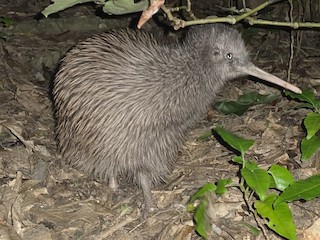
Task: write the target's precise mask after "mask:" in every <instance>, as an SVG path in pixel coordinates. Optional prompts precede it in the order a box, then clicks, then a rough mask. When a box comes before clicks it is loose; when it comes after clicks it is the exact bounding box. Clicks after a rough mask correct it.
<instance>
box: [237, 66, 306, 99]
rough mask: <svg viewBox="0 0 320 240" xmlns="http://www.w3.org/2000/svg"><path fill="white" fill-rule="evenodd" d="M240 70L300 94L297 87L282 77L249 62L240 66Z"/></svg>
mask: <svg viewBox="0 0 320 240" xmlns="http://www.w3.org/2000/svg"><path fill="white" fill-rule="evenodd" d="M240 70H241V71H242V72H243V73H246V74H248V75H251V76H254V77H257V78H260V79H262V80H265V81H267V82H270V83H273V84H276V85H278V86H280V87H283V88H286V89H288V90H290V91H292V92H295V93H298V94H300V93H301V92H302V91H301V90H300V89H299V88H298V87H296V86H294V85H292V84H290V83H288V82H286V81H283V80H282V79H280V78H278V77H276V76H274V75H272V74H270V73H267V72H265V71H263V70H262V69H260V68H258V67H256V66H255V65H253V64H249V65H245V66H243V67H240Z"/></svg>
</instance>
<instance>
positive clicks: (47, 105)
mask: <svg viewBox="0 0 320 240" xmlns="http://www.w3.org/2000/svg"><path fill="white" fill-rule="evenodd" d="M48 4H49V1H6V3H4V1H2V2H1V3H0V17H1V16H6V17H9V18H10V19H12V21H13V23H12V25H11V26H7V27H5V26H2V27H1V28H0V33H4V34H6V39H1V40H0V239H26V240H27V239H28V240H29V239H30V240H31V239H32V240H43V239H48V240H49V239H54V240H56V239H121V240H125V239H137V240H138V239H139V240H142V239H167V240H172V239H181V240H184V239H201V238H200V237H199V236H198V235H197V234H196V232H195V228H194V223H193V214H192V213H188V212H187V211H186V205H187V204H188V201H189V199H190V196H192V194H194V193H195V192H196V191H197V190H198V189H199V188H200V187H201V186H202V185H203V184H205V183H207V182H212V183H214V182H216V181H217V180H218V179H221V178H231V179H232V180H233V182H235V183H237V182H238V181H239V177H238V172H239V166H237V165H235V164H232V163H231V159H232V157H233V156H235V153H234V152H232V151H230V150H228V149H227V148H226V147H225V146H224V145H222V144H221V142H219V141H218V140H217V139H216V138H214V137H209V138H207V139H206V140H203V141H200V140H199V137H200V136H202V135H203V134H204V133H205V132H208V131H210V129H211V128H212V126H217V125H221V126H223V127H224V128H226V129H228V130H229V131H231V132H233V133H235V134H237V135H239V136H241V137H244V138H247V139H253V140H254V141H255V143H254V146H253V147H251V148H250V150H249V152H248V154H247V158H249V159H254V160H255V161H257V163H258V164H259V166H262V167H264V168H268V167H269V166H270V165H271V164H273V163H278V164H281V165H283V166H286V167H288V169H289V170H290V171H291V172H292V173H293V175H294V176H295V178H296V179H303V178H306V177H308V176H311V175H314V174H318V173H319V166H320V164H319V158H318V159H317V157H318V155H317V156H316V157H315V158H313V159H311V160H310V161H307V162H301V160H300V159H301V154H300V150H299V147H300V142H301V140H302V139H303V137H304V136H305V131H304V129H303V128H302V126H301V124H302V120H303V118H304V116H305V115H306V114H307V113H308V111H309V110H306V109H304V108H301V107H299V106H300V104H299V103H297V102H296V101H293V100H288V99H287V98H285V97H284V96H281V92H280V91H279V89H275V88H272V87H270V86H267V85H265V84H263V82H256V81H255V79H254V81H252V79H251V80H249V79H247V78H244V79H240V80H239V79H238V80H234V81H232V82H229V83H228V84H227V86H226V87H225V88H224V89H223V90H222V91H221V92H220V94H219V95H218V96H217V97H216V99H213V101H223V100H236V99H237V98H238V97H239V95H241V94H243V93H245V92H248V91H259V93H261V94H269V93H277V94H279V95H280V97H279V98H278V99H277V100H275V101H274V102H272V103H270V104H260V105H257V106H254V107H251V108H250V109H249V110H248V111H246V112H245V113H244V114H243V115H242V116H238V115H223V114H221V113H218V112H217V111H216V110H213V109H210V110H208V114H207V116H203V121H201V122H199V123H198V124H197V126H195V128H194V129H192V130H191V131H190V134H189V137H188V141H187V142H186V143H185V145H184V146H183V148H182V149H181V152H180V154H179V157H178V159H177V162H176V164H175V167H174V171H173V172H172V174H171V175H170V176H168V179H167V182H166V184H163V185H161V186H157V187H156V188H154V191H153V192H152V193H153V196H154V198H155V199H156V203H157V205H158V207H159V211H158V212H157V213H155V214H154V215H152V214H151V215H149V217H148V218H147V219H144V218H143V214H142V210H141V205H142V194H141V191H140V190H139V189H138V187H137V186H135V185H132V184H128V183H121V188H122V189H123V194H122V195H121V196H113V194H112V193H111V191H110V190H109V189H108V187H107V184H106V183H103V182H97V181H94V180H91V179H89V178H88V176H86V175H84V174H83V173H81V172H79V171H78V170H76V169H73V168H70V167H68V166H66V165H65V164H63V161H61V156H60V155H59V152H58V151H57V147H56V140H55V133H54V116H53V106H52V98H51V94H50V89H51V87H52V81H53V79H54V75H55V72H56V70H57V68H58V65H59V61H60V59H61V58H62V57H63V56H64V54H65V53H66V52H67V51H68V50H69V49H70V48H71V47H72V46H74V45H75V44H76V43H77V42H79V41H80V40H82V39H85V38H86V37H88V36H91V35H92V34H94V33H97V32H101V31H105V30H106V29H109V28H117V27H126V26H129V25H130V23H131V20H132V19H131V18H130V17H129V16H125V17H112V18H100V17H97V16H95V11H94V9H93V7H92V6H91V5H84V6H77V7H75V8H72V9H69V10H66V11H64V12H62V13H60V14H59V15H54V16H52V17H50V18H48V19H44V18H41V19H40V20H39V19H38V20H37V19H35V16H36V15H37V14H38V13H39V12H41V10H43V8H44V7H46V6H47V5H48ZM145 28H147V29H149V30H150V29H151V30H152V31H155V32H157V31H159V30H158V27H157V26H156V25H155V23H152V21H150V23H148V24H147V26H145ZM242 31H243V36H244V39H245V41H246V44H247V46H248V50H249V51H250V52H251V55H252V60H253V62H254V63H255V64H256V65H258V66H259V67H261V68H263V69H265V70H266V71H268V72H270V73H272V74H274V75H277V76H278V77H280V78H283V79H286V73H287V69H288V60H289V54H290V34H289V33H288V32H285V31H281V30H275V29H273V30H267V29H261V28H249V29H246V30H245V29H242ZM170 34H171V35H172V36H174V35H175V33H174V32H172V33H170ZM301 36H302V38H301V39H302V41H301V42H299V46H297V45H295V50H296V53H297V54H295V55H294V61H293V68H292V75H291V81H292V82H293V83H294V84H297V85H298V86H307V87H310V86H313V87H314V88H315V89H320V88H319V86H320V81H319V79H320V72H319V68H318V66H319V63H320V57H319V56H320V54H319V53H320V46H319V41H318V39H319V34H318V33H317V32H313V31H304V32H302V34H301ZM290 208H291V210H292V212H293V217H294V221H295V223H296V225H297V233H298V238H299V239H320V237H319V236H320V235H319V234H320V233H319V229H320V227H319V226H320V220H319V215H320V199H315V200H312V201H310V202H294V203H291V204H290ZM208 211H209V210H208ZM211 211H212V212H211V213H210V214H211V216H212V215H213V216H215V217H214V226H215V231H213V232H212V235H210V236H209V237H208V238H209V239H263V236H262V235H261V234H260V236H259V237H256V236H255V235H253V234H252V233H251V232H250V228H251V227H250V226H256V222H255V220H254V217H253V215H252V214H249V213H248V211H247V207H246V205H245V203H244V201H243V196H242V194H241V192H240V191H239V190H238V189H236V188H230V189H229V191H228V193H227V194H225V195H223V196H221V197H217V198H215V199H212V206H211ZM208 214H209V213H208ZM267 234H268V236H269V239H281V238H280V237H279V236H277V235H275V234H274V233H273V232H272V231H269V230H268V231H267ZM316 234H318V235H316ZM314 236H318V237H319V238H317V237H314Z"/></svg>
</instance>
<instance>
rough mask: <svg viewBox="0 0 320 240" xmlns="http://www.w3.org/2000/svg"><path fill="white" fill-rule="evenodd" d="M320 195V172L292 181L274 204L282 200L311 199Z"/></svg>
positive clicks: (276, 204)
mask: <svg viewBox="0 0 320 240" xmlns="http://www.w3.org/2000/svg"><path fill="white" fill-rule="evenodd" d="M319 196H320V174H319V175H314V176H311V177H309V178H307V179H305V180H299V181H296V182H293V183H291V184H290V186H289V187H287V188H286V189H285V190H284V191H283V192H282V193H281V194H280V195H279V197H278V198H277V200H276V201H275V203H274V206H278V205H279V204H281V203H282V202H291V201H295V200H300V199H304V200H306V201H309V200H312V199H314V198H316V197H319Z"/></svg>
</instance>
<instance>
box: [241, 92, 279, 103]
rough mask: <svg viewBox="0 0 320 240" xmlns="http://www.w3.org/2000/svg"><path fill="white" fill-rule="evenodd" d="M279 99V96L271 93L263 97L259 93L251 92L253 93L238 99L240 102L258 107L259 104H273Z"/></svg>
mask: <svg viewBox="0 0 320 240" xmlns="http://www.w3.org/2000/svg"><path fill="white" fill-rule="evenodd" d="M279 97H280V95H279V94H273V93H270V94H267V95H261V94H260V93H259V92H257V91H251V92H247V93H245V94H243V95H241V96H240V97H239V98H238V102H241V103H247V104H253V105H257V104H262V103H270V102H273V101H274V100H276V99H277V98H279Z"/></svg>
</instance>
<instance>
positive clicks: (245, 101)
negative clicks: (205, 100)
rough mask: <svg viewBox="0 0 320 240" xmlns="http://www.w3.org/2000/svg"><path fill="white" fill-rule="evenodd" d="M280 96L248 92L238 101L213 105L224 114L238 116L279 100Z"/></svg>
mask: <svg viewBox="0 0 320 240" xmlns="http://www.w3.org/2000/svg"><path fill="white" fill-rule="evenodd" d="M278 97H279V95H277V94H269V95H261V94H259V93H258V92H257V91H251V92H247V93H245V94H243V95H241V96H240V97H239V98H238V101H224V102H217V103H215V104H214V105H213V108H215V109H216V110H217V111H219V112H220V113H223V114H232V113H234V114H237V115H239V116H240V115H242V114H243V113H244V112H245V111H247V109H248V108H249V107H251V106H254V105H257V104H262V103H269V102H272V101H274V100H275V99H277V98H278Z"/></svg>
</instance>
